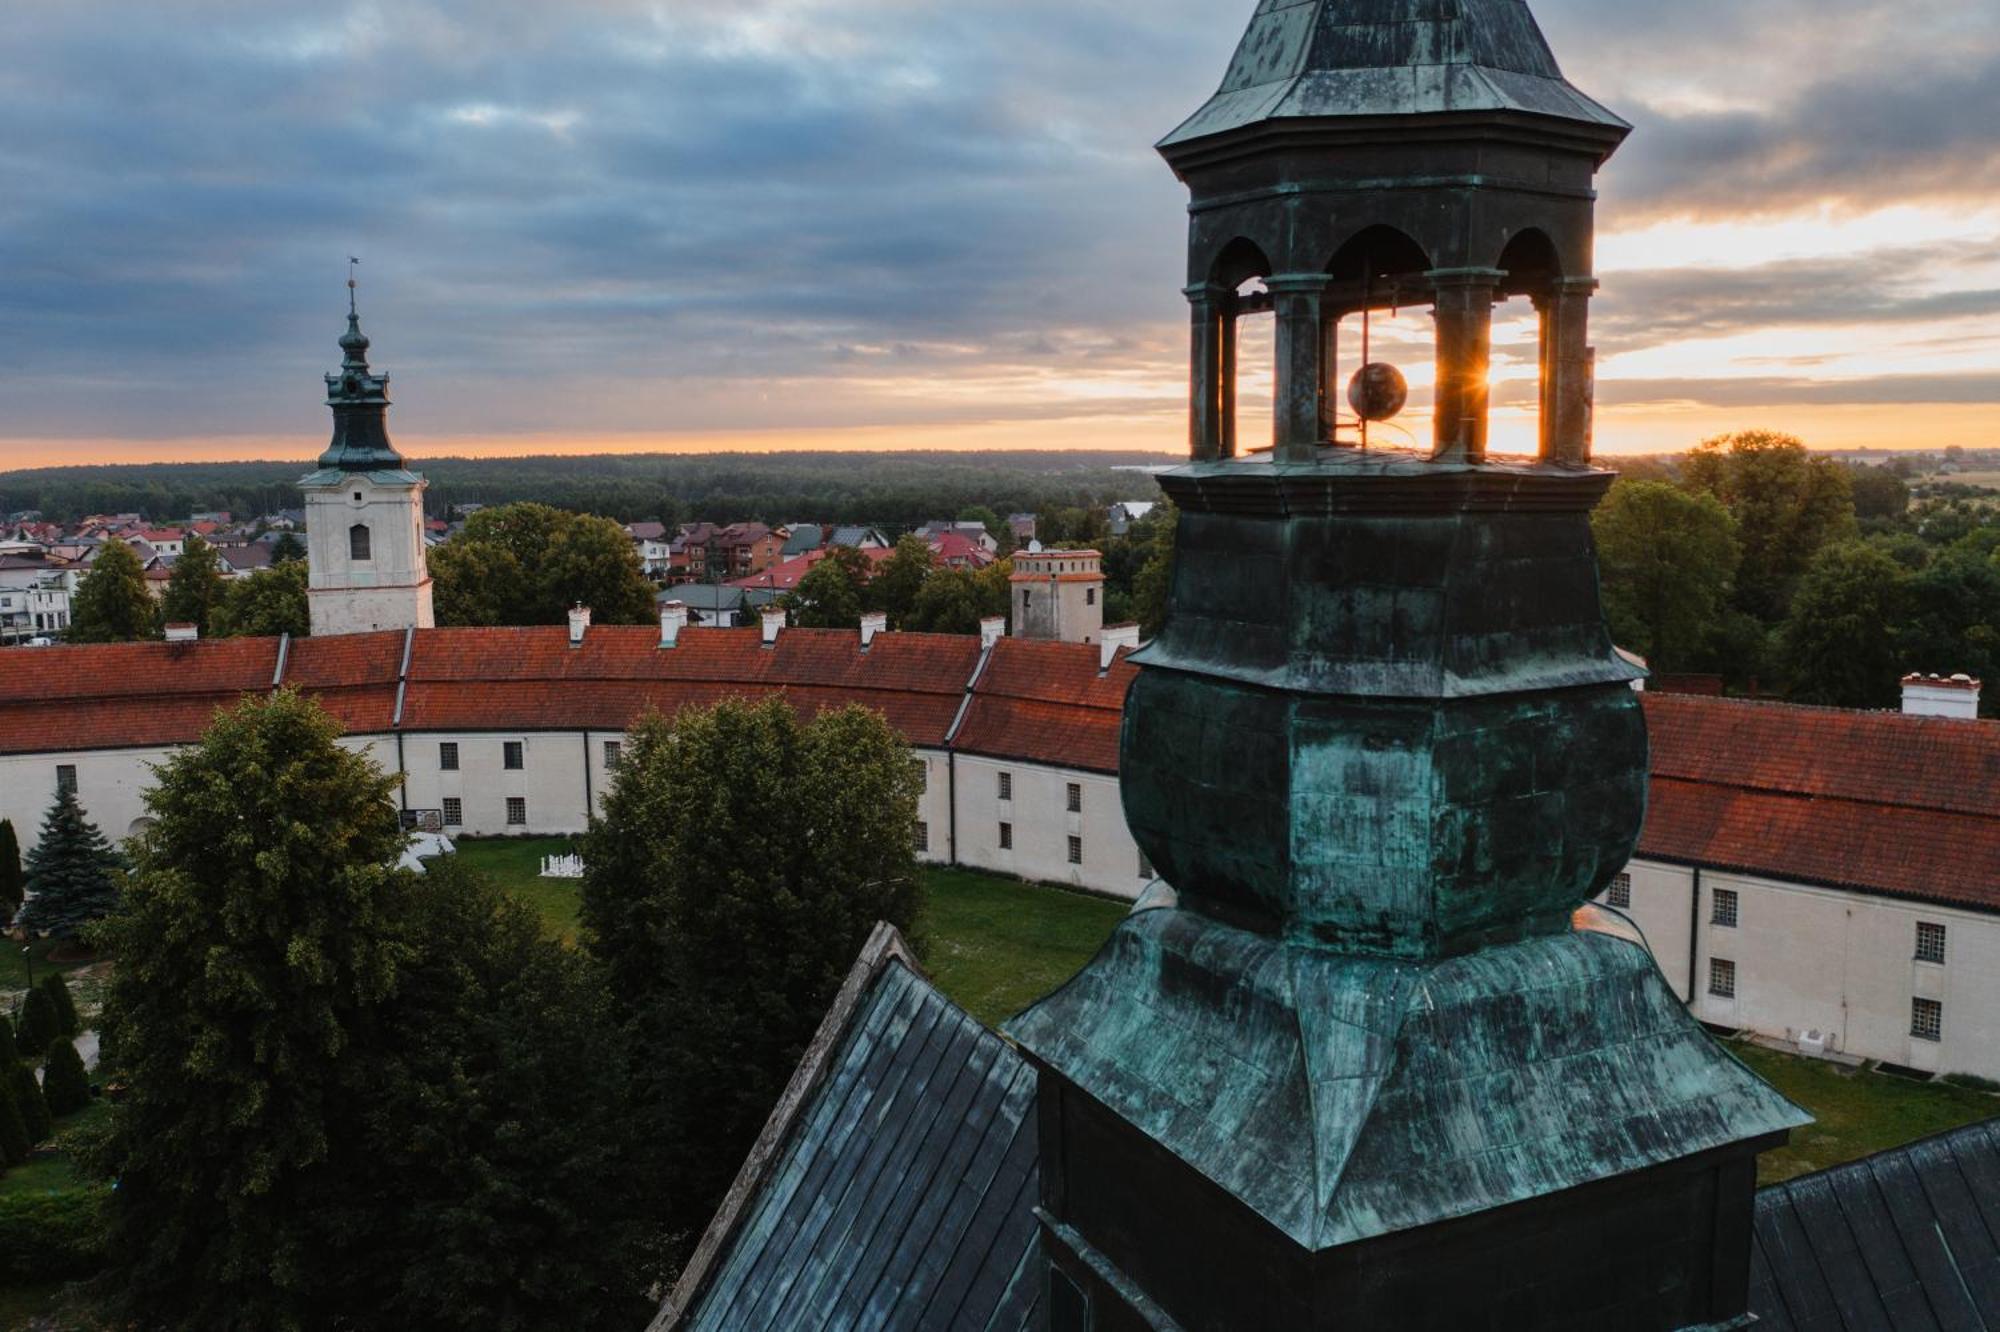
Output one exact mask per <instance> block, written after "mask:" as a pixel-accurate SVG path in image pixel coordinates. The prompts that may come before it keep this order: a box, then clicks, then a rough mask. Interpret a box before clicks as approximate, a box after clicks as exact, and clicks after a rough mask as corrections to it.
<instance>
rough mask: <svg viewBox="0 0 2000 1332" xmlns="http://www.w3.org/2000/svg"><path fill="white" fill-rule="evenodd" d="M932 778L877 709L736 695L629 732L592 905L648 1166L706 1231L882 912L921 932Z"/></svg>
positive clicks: (598, 842)
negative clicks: (627, 1036)
mask: <svg viewBox="0 0 2000 1332" xmlns="http://www.w3.org/2000/svg"><path fill="white" fill-rule="evenodd" d="M921 783H922V779H921V778H920V776H919V775H918V773H917V771H916V765H915V764H914V763H913V761H912V760H911V757H910V753H909V750H908V748H907V746H905V745H904V743H903V742H902V740H901V739H900V738H899V737H898V736H897V735H896V734H895V732H893V731H892V730H890V728H889V726H888V724H887V723H886V722H885V721H883V719H882V718H881V716H880V715H879V714H877V713H874V712H869V711H866V710H864V709H861V708H858V707H853V708H847V709H844V710H841V711H838V712H825V713H821V714H820V715H819V716H818V717H816V718H815V719H813V720H812V721H811V722H810V723H802V722H801V721H800V720H799V719H798V717H797V716H796V715H795V714H794V713H793V711H792V709H791V708H790V706H789V705H788V704H786V703H785V702H784V701H783V700H780V699H773V700H769V701H766V702H764V703H761V704H756V705H752V704H748V703H744V702H740V701H731V702H725V703H723V704H720V705H719V706H717V707H715V708H713V709H710V710H707V711H690V712H683V713H681V714H680V715H679V716H678V717H676V718H674V719H673V720H672V721H668V720H667V719H666V718H663V717H659V716H652V717H649V718H647V719H645V720H644V721H642V722H641V723H640V724H639V725H638V726H637V727H635V728H634V730H633V731H632V733H631V734H630V735H629V736H628V737H627V740H626V743H625V751H624V758H623V761H622V762H621V764H620V765H619V769H618V775H617V777H616V779H615V781H614V783H613V785H612V788H611V790H610V791H609V792H608V793H607V795H606V798H605V803H604V812H603V815H602V817H601V818H599V819H597V820H595V821H594V822H593V823H592V825H591V829H590V832H589V833H588V834H587V835H586V836H585V838H584V839H583V847H582V850H583V856H584V864H585V871H584V880H583V894H582V899H583V905H582V921H583V926H584V933H585V939H586V941H587V945H588V947H589V949H590V951H591V953H592V954H593V955H594V956H596V957H597V958H599V959H600V960H601V961H602V963H603V965H604V966H605V968H606V971H607V974H608V979H609V982H610V987H611V993H612V995H613V996H614V1002H615V1004H616V1005H617V1011H618V1013H619V1016H620V1018H621V1020H622V1022H623V1023H624V1025H625V1027H626V1029H627V1030H628V1031H629V1032H630V1033H631V1041H632V1059H633V1065H632V1067H633V1074H634V1077H633V1083H632V1090H631V1092H630V1094H629V1096H628V1104H627V1113H628V1114H630V1115H631V1116H633V1117H634V1119H635V1121H636V1125H637V1129H638V1139H639V1142H640V1143H641V1144H642V1146H641V1147H640V1148H638V1149H637V1150H638V1152H639V1155H638V1156H637V1157H636V1158H635V1160H634V1161H633V1162H632V1163H631V1164H632V1167H633V1168H634V1170H635V1172H636V1173H637V1174H638V1175H639V1176H640V1177H642V1178H644V1179H647V1180H648V1181H649V1182H650V1183H652V1184H654V1185H655V1186H657V1187H659V1188H660V1189H662V1190H664V1196H663V1197H661V1198H660V1200H659V1207H660V1213H659V1222H660V1224H661V1226H662V1228H663V1229H664V1230H665V1231H666V1232H667V1233H670V1234H673V1235H678V1236H680V1237H681V1238H682V1241H683V1242H684V1243H685V1242H686V1241H688V1240H690V1239H691V1238H692V1237H694V1236H698V1235H699V1234H700V1232H701V1230H702V1228H703V1227H704V1226H705V1225H706V1224H707V1221H708V1218H709V1216H710V1215H711V1213H712V1212H713V1210H714V1208H715V1205H716V1203H717V1201H718V1200H719V1199H720V1197H721V1195H722V1193H723V1191H724V1190H725V1189H726V1188H727V1187H728V1184H729V1181H730V1180H731V1178H732V1177H733V1176H734V1174H735V1171H736V1168H737V1166H738V1164H739V1163H740V1162H741V1161H742V1159H743V1155H744V1153H745V1152H746V1151H747V1150H748V1149H749V1147H750V1145H751V1143H752V1142H753V1141H754V1140H755V1138H756V1136H757V1133H758V1131H759V1129H760V1128H761V1127H762V1126H763V1123H764V1120H765V1118H766V1117H767V1116H768V1115H769V1113H770V1109H771V1106H772V1105H773V1104H774V1103H775V1102H776V1100H777V1097H778V1095H779V1093H780V1092H781V1091H782V1090H783V1088H784V1086H785V1084H786V1082H787V1081H788V1080H789V1078H790V1077H791V1075H792V1072H793V1070H794V1069H795V1068H796V1067H797V1064H798V1061H799V1058H800V1056H801V1055H802V1054H803V1052H804V1050H805V1048H806V1046H807V1044H808V1043H809V1042H810V1041H811V1039H812V1035H813V1033H814V1031H815V1030H816V1029H817V1028H818V1025H819V1022H820V1020H821V1018H822V1017H823V1016H824V1014H825V1012H826V1006H827V1004H828V1003H829V1002H830V1001H831V1000H832V998H833V996H834V994H835V992H836V991H837V990H838V989H839V987H840V983H841V980H842V978H843V977H844V976H845V974H846V972H847V970H848V969H849V968H850V967H851V966H852V965H853V962H854V959H855V957H856V955H857V954H858V953H859V951H860V948H861V945H862V944H863V942H865V940H866V939H867V937H868V934H869V931H870V930H871V929H872V928H873V926H874V924H875V922H876V921H878V920H886V921H888V922H890V923H891V924H894V925H896V926H897V927H899V928H901V929H903V930H905V931H910V930H912V929H913V927H914V926H915V924H916V920H917V912H918V908H919V904H920V902H921V900H922V898H921V894H920V889H919V886H918V882H917V863H916V852H915V850H914V846H913V834H914V830H915V826H916V821H917V802H918V797H919V795H920V792H921V789H922V785H921Z"/></svg>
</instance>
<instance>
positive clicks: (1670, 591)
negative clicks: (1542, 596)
mask: <svg viewBox="0 0 2000 1332" xmlns="http://www.w3.org/2000/svg"><path fill="white" fill-rule="evenodd" d="M1591 528H1592V530H1593V532H1594V533H1595V535H1596V538H1597V551H1598V558H1599V561H1600V564H1601V567H1602V569H1603V578H1604V609H1605V615H1606V618H1608V619H1609V620H1610V622H1611V632H1612V636H1613V638H1614V639H1615V640H1616V641H1617V642H1619V643H1620V644H1621V645H1623V646H1625V647H1628V648H1630V649H1632V650H1633V651H1634V652H1637V653H1639V654H1640V655H1641V656H1643V657H1645V658H1646V659H1647V660H1648V661H1649V662H1650V663H1651V664H1652V665H1653V666H1654V668H1655V669H1658V670H1664V671H1678V670H1686V669H1688V668H1689V667H1690V666H1692V665H1693V664H1695V661H1696V658H1697V657H1698V656H1699V655H1700V654H1701V651H1702V647H1703V644H1704V642H1705V641H1706V640H1707V639H1708V637H1709V634H1710V632H1711V630H1712V629H1713V628H1714V626H1715V625H1716V623H1717V622H1718V619H1719V617H1720V616H1721V615H1722V613H1723V611H1724V609H1725V608H1726V607H1727V605H1728V602H1729V593H1730V588H1731V584H1732V580H1733V579H1734V578H1735V576H1736V566H1737V562H1738V561H1739V560H1740V559H1741V551H1740V549H1739V547H1738V545H1737V541H1736V520H1735V519H1733V518H1731V517H1730V516H1729V511H1728V510H1727V509H1725V508H1724V507H1723V506H1722V503H1721V501H1720V500H1718V499H1716V498H1715V497H1714V496H1713V495H1709V494H1690V493H1688V492H1687V491H1684V490H1681V489H1680V488H1679V487H1677V486H1672V485H1668V484H1666V483H1665V482H1661V481H1620V482H1618V484H1616V485H1614V486H1613V487H1612V488H1611V493H1610V494H1609V495H1608V496H1606V497H1605V500H1604V503H1603V504H1601V505H1599V506H1598V509H1597V512H1596V513H1595V514H1593V515H1592V517H1591Z"/></svg>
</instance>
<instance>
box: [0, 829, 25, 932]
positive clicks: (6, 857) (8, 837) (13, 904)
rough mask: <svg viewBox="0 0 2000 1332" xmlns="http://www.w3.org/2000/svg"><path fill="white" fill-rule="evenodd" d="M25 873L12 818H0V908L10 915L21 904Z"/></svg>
mask: <svg viewBox="0 0 2000 1332" xmlns="http://www.w3.org/2000/svg"><path fill="white" fill-rule="evenodd" d="M26 877H27V875H26V874H25V872H24V871H23V870H22V869H21V839H20V838H19V837H17V836H15V835H14V820H12V819H0V908H5V909H6V911H7V914H8V915H9V916H10V917H11V916H12V914H13V911H14V909H15V908H17V907H19V906H20V905H21V885H22V883H23V881H24V880H25V879H26Z"/></svg>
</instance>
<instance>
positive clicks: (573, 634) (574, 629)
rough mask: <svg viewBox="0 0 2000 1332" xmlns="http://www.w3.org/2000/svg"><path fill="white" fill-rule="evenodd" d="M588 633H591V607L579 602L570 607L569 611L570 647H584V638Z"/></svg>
mask: <svg viewBox="0 0 2000 1332" xmlns="http://www.w3.org/2000/svg"><path fill="white" fill-rule="evenodd" d="M588 632H590V607H588V606H586V605H583V604H582V603H581V602H579V603H577V604H576V605H574V606H572V607H570V611H569V645H570V646H571V647H573V648H580V647H582V646H583V636H584V635H585V634H586V633H588Z"/></svg>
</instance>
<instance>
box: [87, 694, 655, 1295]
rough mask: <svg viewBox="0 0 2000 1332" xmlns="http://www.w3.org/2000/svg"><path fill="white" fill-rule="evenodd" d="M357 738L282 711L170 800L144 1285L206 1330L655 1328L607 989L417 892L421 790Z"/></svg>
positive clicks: (130, 1193) (234, 735) (120, 1124)
mask: <svg viewBox="0 0 2000 1332" xmlns="http://www.w3.org/2000/svg"><path fill="white" fill-rule="evenodd" d="M338 733H339V732H338V727H337V726H336V725H335V724H334V723H333V722H332V721H331V720H330V719H329V718H327V717H326V715H325V714H324V713H322V712H321V711H320V710H319V709H318V707H317V706H315V705H314V704H312V703H311V702H309V701H308V700H306V699H303V698H301V697H299V696H298V695H296V694H293V693H291V692H289V691H282V692H280V693H278V694H276V695H275V696H273V697H271V698H269V699H258V700H252V701H249V702H246V703H245V704H243V705H241V706H240V707H239V708H237V709H236V710H235V711H233V712H231V713H228V714H226V715H224V716H222V717H220V718H218V719H217V721H216V722H215V724H214V725H213V726H212V727H211V728H210V730H209V733H208V734H207V736H206V737H205V738H204V739H203V741H202V743H201V744H200V745H199V746H196V747H194V748H191V749H189V750H186V751H183V752H181V753H179V754H177V755H176V756H174V757H173V758H172V759H170V760H169V761H168V762H167V763H166V764H165V765H164V766H163V767H162V769H161V770H160V774H159V780H158V783H157V785H156V786H155V787H154V789H153V790H152V791H151V792H150V793H149V794H148V796H147V807H148V811H149V813H150V814H151V816H152V818H153V820H154V822H153V825H152V826H151V828H149V829H148V830H147V832H146V833H145V834H144V836H143V837H142V838H140V839H139V843H138V846H139V849H138V853H137V866H136V868H135V870H134V873H133V876H132V880H131V884H130V888H129V891H128V893H127V897H126V905H125V909H124V911H123V912H122V913H121V914H120V915H119V916H117V917H115V918H114V919H113V920H112V921H111V922H110V923H109V925H108V926H107V927H106V932H107V934H108V936H109V937H110V939H111V940H112V941H113V942H114V943H115V945H116V947H117V949H118V954H119V966H118V969H117V971H116V973H115V974H114V976H113V978H112V982H111V989H110V994H109V999H108V1004H107V1008H106V1012H105V1017H104V1027H105V1031H106V1036H107V1041H108V1045H109V1049H110V1050H111V1052H112V1054H113V1057H114V1058H115V1059H116V1060H117V1062H118V1067H119V1069H120V1071H121V1074H122V1075H123V1077H124V1079H125V1081H126V1083H127V1087H128V1090H127V1094H126V1096H125V1098H124V1099H123V1100H122V1101H121V1102H120V1103H119V1104H118V1105H117V1107H116V1109H115V1111H114V1115H113V1119H112V1130H111V1139H110V1142H109V1144H108V1147H107V1150H106V1152H105V1158H106V1160H107V1163H108V1164H109V1165H110V1167H111V1168H113V1169H114V1170H116V1172H117V1174H118V1178H119V1188H118V1192H117V1195H116V1206H115V1208H114V1213H113V1223H112V1236H111V1240H112V1254H113V1262H114V1265H115V1267H116V1269H117V1271H116V1274H115V1278H114V1288H115V1289H116V1290H118V1291H119V1292H120V1294H121V1295H122V1297H123V1298H124V1300H125V1302H126V1304H127V1306H128V1311H129V1312H130V1313H131V1314H132V1315H133V1316H135V1317H138V1318H140V1319H141V1321H142V1322H143V1323H144V1325H146V1326H148V1327H159V1328H167V1329H174V1330H176V1332H180V1330H183V1329H184V1330H187V1332H192V1330H193V1329H197V1328H199V1329H239V1328H240V1329H249V1328H258V1329H267V1328H268V1329H302V1330H303V1329H312V1330H317V1329H338V1328H349V1327H354V1328H361V1327H426V1328H466V1329H471V1328H500V1329H510V1330H512V1332H529V1330H530V1329H539V1328H545V1327H557V1326H562V1327H578V1328H590V1327H600V1326H632V1325H636V1324H634V1323H631V1322H629V1321H627V1320H626V1319H625V1317H624V1311H625V1310H626V1309H627V1308H628V1307H629V1306H630V1304H631V1302H632V1300H633V1299H634V1298H635V1297H636V1294H635V1293H636V1291H637V1290H638V1289H639V1284H638V1281H637V1278H636V1275H634V1274H633V1273H632V1267H633V1266H634V1265H635V1263H636V1257H635V1243H634V1240H633V1238H632V1237H633V1236H634V1235H636V1233H637V1232H636V1231H635V1230H634V1229H633V1228H632V1226H631V1223H630V1221H629V1220H628V1219H627V1218H629V1217H630V1216H631V1215H632V1209H631V1208H629V1207H626V1206H624V1205H623V1202H622V1199H623V1197H624V1191H625V1189H626V1188H627V1187H628V1186H627V1185H626V1184H625V1183H624V1182H623V1181H624V1180H625V1179H626V1178H628V1177H629V1176H628V1175H627V1173H626V1172H625V1171H623V1170H622V1168H621V1166H620V1162H619V1161H618V1159H617V1158H618V1156H619V1153H620V1152H621V1150H622V1149H623V1145H622V1142H621V1139H620V1138H619V1136H618V1135H619V1132H620V1128H619V1122H618V1120H617V1110H618V1102H617V1097H616V1095H615V1093H614V1091H613V1089H612V1087H611V1086H610V1085H609V1084H608V1082H607V1079H614V1078H616V1077H618V1076H620V1074H621V1072H622V1064H621V1063H620V1062H619V1060H618V1058H617V1056H616V1046H615V1045H614V1044H612V1041H613V1039H614V1037H615V1033H614V1032H613V1029H612V1028H611V1027H610V1025H609V1024H608V1023H606V1022H604V1021H602V1020H601V1005H602V1002H603V1001H602V999H601V997H600V995H599V994H598V992H597V989H596V983H595V981H594V979H593V978H592V977H591V976H590V975H588V974H587V973H585V972H583V971H580V970H578V968H580V967H582V966H584V965H585V964H584V962H583V961H582V960H581V959H579V958H577V957H575V956H574V955H573V954H570V953H567V952H566V951H564V950H561V949H557V948H554V947H550V946H544V945H542V944H541V943H540V941H539V940H538V939H537V938H535V937H534V931H533V926H532V925H531V924H530V923H528V922H527V921H526V920H525V918H524V917H523V915H522V914H521V913H522V909H521V908H519V907H518V906H511V905H505V904H503V903H501V902H500V901H499V900H498V898H497V897H496V896H495V895H494V893H493V892H492V891H491V890H490V889H487V888H484V887H482V886H481V885H480V884H479V883H478V881H476V880H475V879H474V878H472V877H471V876H469V875H464V874H459V873H455V872H452V871H450V870H448V869H446V868H444V867H437V868H435V869H434V871H433V873H432V874H431V875H429V876H425V877H422V878H419V877H418V876H416V875H415V874H413V873H411V872H410V871H407V870H403V869H400V868H398V867H397V863H396V862H397V859H398V857H399V856H400V854H401V852H402V848H403V843H404V836H403V833H402V831H401V829H400V828H399V826H398V821H397V817H396V811H395V808H394V806H393V805H392V804H391V803H390V797H391V794H392V792H393V790H394V787H395V785H396V779H395V778H393V777H389V776H385V775H384V774H383V773H381V772H380V771H379V770H378V769H377V768H376V767H375V766H374V765H373V764H372V763H371V762H370V761H369V760H368V759H367V758H366V757H365V756H362V755H358V754H354V753H351V752H349V751H348V750H346V749H344V748H343V747H342V746H341V745H340V744H339V743H337V740H338ZM647 1183H649V1184H650V1183H651V1181H647ZM606 1310H617V1311H619V1312H618V1313H617V1315H616V1316H610V1315H607V1314H606Z"/></svg>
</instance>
